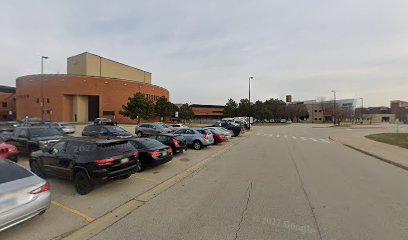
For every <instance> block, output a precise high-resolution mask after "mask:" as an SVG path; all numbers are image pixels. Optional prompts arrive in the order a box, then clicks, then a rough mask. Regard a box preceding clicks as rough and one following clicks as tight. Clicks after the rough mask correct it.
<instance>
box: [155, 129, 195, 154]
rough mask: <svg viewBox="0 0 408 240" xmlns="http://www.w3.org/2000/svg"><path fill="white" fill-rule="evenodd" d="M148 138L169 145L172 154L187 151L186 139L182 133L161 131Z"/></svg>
mask: <svg viewBox="0 0 408 240" xmlns="http://www.w3.org/2000/svg"><path fill="white" fill-rule="evenodd" d="M150 138H153V139H156V140H157V141H159V142H161V143H163V144H164V145H167V146H169V147H171V150H172V151H173V153H174V154H176V153H183V152H185V151H187V148H188V147H187V141H186V139H185V138H184V137H183V136H182V135H177V134H171V133H162V134H157V135H153V136H151V137H150Z"/></svg>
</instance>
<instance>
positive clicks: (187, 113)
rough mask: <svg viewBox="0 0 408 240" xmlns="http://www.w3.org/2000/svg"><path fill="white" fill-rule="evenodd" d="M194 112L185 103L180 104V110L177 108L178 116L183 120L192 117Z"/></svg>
mask: <svg viewBox="0 0 408 240" xmlns="http://www.w3.org/2000/svg"><path fill="white" fill-rule="evenodd" d="M194 115H195V114H194V112H193V109H192V108H191V106H189V105H188V104H187V103H185V104H183V105H181V107H180V110H179V116H180V118H181V119H183V120H190V119H192V118H193V117H194Z"/></svg>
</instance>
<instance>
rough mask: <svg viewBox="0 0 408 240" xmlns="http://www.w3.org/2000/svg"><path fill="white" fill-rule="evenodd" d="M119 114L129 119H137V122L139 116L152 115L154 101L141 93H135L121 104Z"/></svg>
mask: <svg viewBox="0 0 408 240" xmlns="http://www.w3.org/2000/svg"><path fill="white" fill-rule="evenodd" d="M119 114H121V115H122V116H124V117H128V118H130V119H137V123H139V122H140V118H143V119H148V118H152V117H153V115H154V103H153V102H152V101H150V100H147V99H146V98H145V96H144V95H143V94H142V93H136V94H134V95H133V96H132V97H129V98H128V102H127V103H126V105H122V110H120V111H119Z"/></svg>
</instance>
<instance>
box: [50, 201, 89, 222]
mask: <svg viewBox="0 0 408 240" xmlns="http://www.w3.org/2000/svg"><path fill="white" fill-rule="evenodd" d="M51 203H52V204H54V205H55V206H57V207H59V208H62V209H64V210H66V211H68V212H71V213H73V214H76V215H78V216H80V217H82V218H83V219H85V220H86V221H88V222H93V221H94V220H95V219H93V218H91V217H90V216H88V215H86V214H84V213H81V212H80V211H78V210H75V209H73V208H70V207H67V206H64V205H62V204H61V203H59V202H57V201H54V200H52V201H51Z"/></svg>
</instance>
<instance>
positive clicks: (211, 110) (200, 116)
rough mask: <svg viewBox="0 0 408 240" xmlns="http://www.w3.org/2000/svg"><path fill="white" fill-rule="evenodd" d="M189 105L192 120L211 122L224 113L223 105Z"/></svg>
mask: <svg viewBox="0 0 408 240" xmlns="http://www.w3.org/2000/svg"><path fill="white" fill-rule="evenodd" d="M190 106H191V108H192V110H193V112H194V115H195V117H194V119H193V121H194V122H199V123H211V122H214V121H216V120H220V119H222V117H223V115H224V108H225V106H223V105H203V104H192V105H190Z"/></svg>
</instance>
